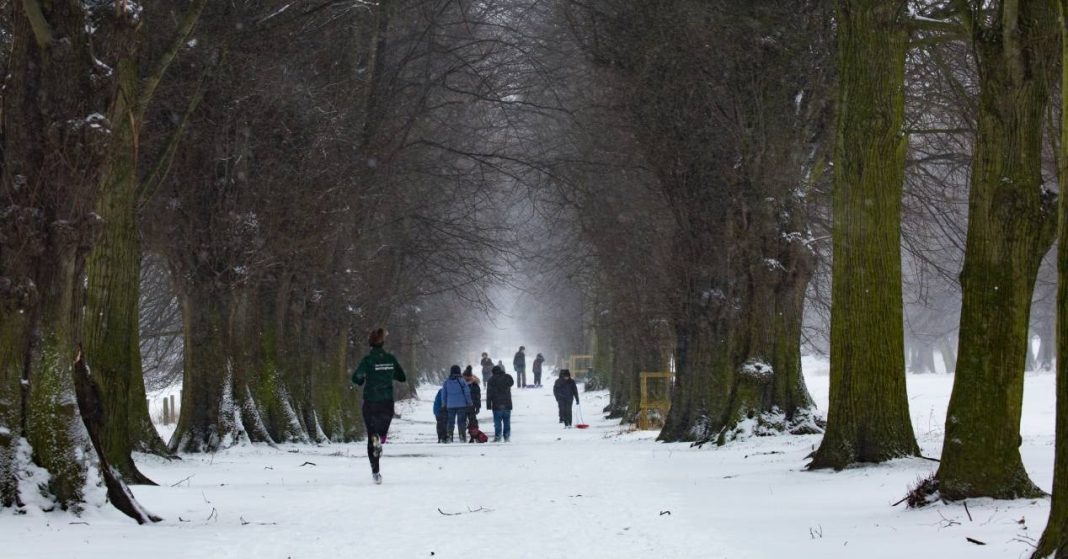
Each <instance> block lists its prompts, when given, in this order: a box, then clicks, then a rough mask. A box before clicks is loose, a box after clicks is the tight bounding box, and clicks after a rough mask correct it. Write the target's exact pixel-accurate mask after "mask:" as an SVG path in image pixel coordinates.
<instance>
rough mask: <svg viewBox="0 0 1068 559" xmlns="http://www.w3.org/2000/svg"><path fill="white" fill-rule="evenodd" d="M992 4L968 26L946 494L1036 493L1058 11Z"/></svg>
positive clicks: (941, 474) (1030, 3) (1034, 0)
mask: <svg viewBox="0 0 1068 559" xmlns="http://www.w3.org/2000/svg"><path fill="white" fill-rule="evenodd" d="M996 6H997V12H998V13H997V15H996V16H995V17H994V18H993V19H992V20H991V23H989V24H984V23H974V24H973V30H972V31H973V44H974V47H975V52H976V57H977V62H978V70H979V104H978V107H979V114H978V130H977V136H976V141H975V153H974V155H973V158H972V176H971V190H970V193H969V200H968V212H969V218H968V239H967V246H966V248H965V254H964V269H963V271H962V272H961V288H962V291H963V302H962V307H961V322H960V348H959V352H960V353H959V356H958V358H957V371H956V378H955V379H954V383H953V392H952V394H951V396H950V400H949V409H948V411H947V415H946V435H945V444H944V446H943V449H942V461H941V464H940V466H939V468H938V473H937V475H936V477H937V480H938V487H939V491H940V493H941V495H942V497H943V498H947V499H964V498H968V497H994V498H1003V499H1013V498H1020V497H1034V496H1038V495H1041V494H1042V492H1041V491H1040V490H1039V489H1038V488H1037V487H1035V485H1034V484H1033V483H1032V482H1031V480H1030V478H1029V477H1028V476H1027V472H1026V471H1025V469H1024V466H1023V461H1022V459H1021V458H1020V451H1019V446H1020V441H1021V439H1020V414H1021V411H1022V406H1023V384H1024V369H1025V366H1026V361H1027V352H1028V344H1029V338H1028V327H1029V324H1030V311H1031V298H1032V295H1033V292H1034V286H1035V280H1036V277H1037V275H1038V268H1039V265H1040V264H1041V261H1042V257H1043V255H1044V254H1045V253H1046V252H1047V251H1048V250H1049V247H1050V244H1051V243H1052V241H1053V237H1054V234H1055V232H1056V213H1055V206H1054V200H1055V195H1053V194H1052V193H1050V192H1049V191H1047V190H1046V189H1045V188H1044V187H1043V184H1042V182H1043V181H1042V168H1041V156H1042V132H1043V118H1044V116H1045V114H1046V108H1047V103H1048V102H1049V97H1050V84H1049V83H1047V80H1048V77H1047V74H1048V73H1049V71H1050V69H1051V68H1053V61H1054V55H1055V53H1056V45H1057V42H1056V24H1055V21H1056V20H1055V16H1056V14H1055V12H1054V9H1055V7H1054V5H1053V4H1052V3H1050V2H1046V1H1041V0H1020V1H1014V0H1008V1H1004V2H998V3H997V4H996ZM976 18H977V20H976V21H977V22H979V21H985V19H986V17H985V16H983V17H979V15H978V14H976Z"/></svg>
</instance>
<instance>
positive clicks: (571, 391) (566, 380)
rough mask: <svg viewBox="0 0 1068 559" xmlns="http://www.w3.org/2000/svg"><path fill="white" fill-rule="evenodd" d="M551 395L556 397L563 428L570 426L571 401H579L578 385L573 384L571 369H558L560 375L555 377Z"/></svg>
mask: <svg viewBox="0 0 1068 559" xmlns="http://www.w3.org/2000/svg"><path fill="white" fill-rule="evenodd" d="M553 396H555V397H556V405H557V406H558V407H559V411H560V423H563V424H564V428H565V429H567V428H570V427H571V402H572V400H573V401H574V402H575V403H576V404H577V403H579V395H578V386H577V385H576V384H575V380H574V379H572V378H571V371H570V370H569V369H563V370H562V371H560V377H559V378H557V379H556V384H554V385H553Z"/></svg>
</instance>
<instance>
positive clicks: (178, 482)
mask: <svg viewBox="0 0 1068 559" xmlns="http://www.w3.org/2000/svg"><path fill="white" fill-rule="evenodd" d="M195 475H196V474H190V476H189V477H187V478H185V479H183V480H179V481H177V482H175V483H172V484H171V487H178V485H179V484H182V483H185V482H187V481H189V480H190V479H191V478H192V477H193V476H195Z"/></svg>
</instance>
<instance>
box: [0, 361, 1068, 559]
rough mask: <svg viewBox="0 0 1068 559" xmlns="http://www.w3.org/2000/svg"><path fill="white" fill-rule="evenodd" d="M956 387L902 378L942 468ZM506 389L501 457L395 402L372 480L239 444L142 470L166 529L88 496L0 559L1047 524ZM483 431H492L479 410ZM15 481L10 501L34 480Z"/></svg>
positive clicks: (895, 473) (959, 531) (647, 549)
mask: <svg viewBox="0 0 1068 559" xmlns="http://www.w3.org/2000/svg"><path fill="white" fill-rule="evenodd" d="M803 366H804V369H805V377H806V382H807V383H808V386H809V389H810V390H811V392H812V394H813V397H814V399H815V400H816V403H817V405H818V407H819V408H820V409H823V410H826V405H827V390H828V381H829V379H828V376H827V362H826V361H824V360H821V359H818V358H811V357H806V358H805V359H804V360H803ZM952 378H953V377H952V376H949V375H938V374H927V375H910V376H909V378H908V385H909V399H910V406H911V414H912V419H913V424H914V427H915V430H916V435H917V437H918V438H919V441H920V445H921V447H922V449H923V452H924V455H926V456H932V457H937V456H938V454H939V450H940V446H941V444H942V433H943V424H944V421H945V408H946V403H947V401H948V398H949V392H950V389H951V387H952ZM550 380H551V379H550ZM1025 382H1026V385H1025V386H1026V392H1025V398H1024V408H1023V423H1022V428H1023V445H1022V448H1021V450H1022V453H1023V458H1024V462H1025V464H1026V465H1027V467H1028V471H1029V472H1030V474H1031V476H1032V479H1033V480H1034V481H1035V482H1036V483H1037V484H1038V485H1039V486H1040V487H1042V488H1044V489H1046V490H1049V489H1050V486H1051V480H1052V472H1053V425H1054V422H1053V414H1054V405H1053V398H1054V375H1053V374H1051V373H1028V374H1027V376H1026V381H1025ZM546 384H547V385H551V383H550V382H547V383H546ZM422 393H423V394H424V395H427V394H432V393H433V392H432V391H431V390H428V389H424V390H423V391H422ZM513 394H514V400H515V404H516V410H515V411H514V412H513V416H512V422H513V426H512V429H513V433H512V442H511V443H508V444H493V443H490V444H482V445H471V444H452V445H438V444H436V443H435V442H434V440H436V437H435V434H434V421H433V417H432V416H431V414H430V401H413V402H403V403H398V405H397V411H398V412H399V413H400V414H401V417H400V418H398V419H395V420H394V423H393V426H394V427H393V429H392V431H391V436H390V438H389V442H388V444H386V446H385V453H384V455H383V459H382V460H383V462H382V472H383V475H384V476H385V483H384V484H383V485H381V486H376V485H373V484H372V482H371V476H370V469H369V467H368V464H367V459H366V454H365V446H364V445H363V444H325V445H317V446H316V445H292V444H284V445H279V447H278V448H277V449H275V448H271V447H268V446H266V445H249V444H244V445H240V446H238V447H235V448H232V449H230V450H227V451H223V452H219V453H217V454H206V455H185V456H183V460H181V461H173V462H170V461H166V460H162V459H158V458H155V457H151V456H138V462H139V465H140V466H141V467H142V469H143V471H144V472H145V473H146V474H148V475H149V476H150V477H151V478H153V479H155V480H156V481H157V482H159V483H160V486H159V487H134V488H133V491H134V493H135V494H136V496H137V498H138V499H139V500H140V502H141V504H142V505H143V506H144V507H145V509H146V510H148V511H150V512H152V513H155V514H157V515H160V516H162V517H163V518H164V520H163V522H161V523H159V524H156V525H152V526H138V525H137V524H136V523H134V522H133V521H132V520H130V519H129V518H127V517H125V516H123V515H122V514H121V513H119V512H118V511H116V510H114V509H112V508H111V507H110V506H109V505H104V504H103V503H102V502H99V492H98V493H97V494H96V495H94V498H93V499H92V501H91V503H90V506H87V507H86V510H85V512H83V513H82V515H81V516H80V517H78V516H74V515H72V514H69V513H54V512H53V513H43V512H41V511H40V510H39V509H38V508H35V507H36V506H37V505H38V504H39V501H40V499H37V500H35V501H33V502H31V506H30V507H29V510H28V512H27V514H25V515H16V514H13V513H12V512H11V511H0V541H7V542H16V541H21V542H34V543H33V545H32V546H9V547H8V548H7V549H5V550H4V557H5V558H9V557H31V556H32V557H70V556H77V557H87V558H95V557H101V558H103V557H108V558H110V557H116V556H118V557H145V556H152V557H153V558H154V559H162V558H167V557H258V556H262V557H272V558H273V557H280V558H285V557H293V558H309V557H311V558H316V557H350V556H357V555H358V556H367V557H431V556H432V555H431V554H432V553H433V557H434V558H435V559H437V558H457V557H463V558H465V559H468V558H470V557H473V556H479V557H482V556H485V557H494V558H495V559H496V558H521V557H522V558H527V557H537V558H562V557H568V558H572V557H573V558H601V557H660V558H665V559H666V558H715V557H729V558H748V557H769V558H771V557H774V558H779V557H783V556H788V557H821V558H823V557H830V558H834V557H841V558H845V557H866V558H875V557H902V556H921V557H937V556H945V557H991V558H993V557H998V558H1005V557H1009V558H1015V557H1026V556H1027V555H1028V552H1029V550H1030V545H1029V544H1028V543H1027V542H1028V538H1037V537H1038V536H1039V535H1040V533H1041V530H1042V528H1043V526H1044V524H1045V521H1046V517H1047V515H1048V513H1049V503H1048V501H1047V500H1044V499H1039V500H1018V501H992V500H987V499H978V500H973V501H969V503H968V509H969V511H970V513H971V516H972V520H969V519H968V516H967V513H966V512H965V510H964V507H963V506H961V505H956V504H954V505H943V504H937V505H933V506H930V507H927V508H925V509H921V510H907V509H905V508H904V505H899V506H896V507H894V506H891V505H892V503H894V502H896V501H897V500H898V499H901V498H902V497H903V496H904V494H905V491H906V489H907V488H908V487H909V486H910V485H911V484H913V483H915V482H916V481H917V480H918V479H919V478H921V477H923V476H926V475H928V474H930V473H931V472H933V471H934V469H935V467H936V466H937V464H935V463H934V462H930V461H927V460H923V459H906V460H896V461H893V462H891V463H888V464H880V465H874V466H868V467H863V468H851V469H847V470H845V471H842V472H833V471H819V472H807V471H804V469H803V467H804V465H805V463H806V460H805V457H806V455H808V454H809V453H810V452H812V450H813V449H814V448H815V447H816V445H818V443H819V436H780V437H753V438H750V439H747V440H744V441H736V442H733V443H731V444H728V445H727V446H724V447H719V448H717V447H714V446H705V447H704V448H703V449H697V448H690V447H689V445H687V444H662V443H657V442H655V437H656V433H654V432H637V431H632V430H630V429H628V428H623V427H620V426H619V425H618V424H617V423H616V422H615V421H607V420H604V419H602V418H601V417H600V414H598V413H595V410H599V409H600V408H601V407H603V406H604V405H605V403H606V402H607V394H606V393H603V392H598V393H583V394H582V401H583V403H584V406H583V407H584V410H583V411H584V412H585V413H584V418H585V420H586V421H587V422H588V423H590V424H591V427H590V428H589V429H586V430H577V429H568V430H565V429H562V428H561V427H560V426H559V425H558V424H557V422H556V415H555V402H554V401H553V398H552V394H551V390H550V388H548V387H546V388H543V389H526V390H519V389H516V390H514V392H513ZM480 420H481V423H482V427H483V429H484V430H486V431H487V432H489V433H490V434H491V435H492V421H491V419H490V416H489V414H488V413H486V412H485V411H483V413H482V414H481V415H480ZM21 452H23V453H25V456H28V449H23V450H22V451H21ZM308 462H310V463H311V464H306V463H308ZM29 475H30V476H32V479H25V480H23V487H24V488H26V487H32V486H33V485H32V484H31V483H30V482H31V481H34V480H36V481H39V480H40V479H42V477H43V476H47V474H45V473H43V472H40V471H37V470H32V471H31V472H30V474H29ZM94 505H95V506H94ZM42 506H43V505H42ZM439 509H440V510H439ZM1021 521H1022V522H1021ZM73 523H78V524H73ZM81 523H86V524H81ZM965 537H971V538H974V539H977V540H980V541H983V542H986V543H987V544H988V545H986V546H977V545H975V544H972V543H969V542H967V541H966V540H965Z"/></svg>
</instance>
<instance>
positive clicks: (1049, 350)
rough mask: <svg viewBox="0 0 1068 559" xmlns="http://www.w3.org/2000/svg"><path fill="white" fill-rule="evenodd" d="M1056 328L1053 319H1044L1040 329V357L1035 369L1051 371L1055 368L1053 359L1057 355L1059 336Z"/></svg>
mask: <svg viewBox="0 0 1068 559" xmlns="http://www.w3.org/2000/svg"><path fill="white" fill-rule="evenodd" d="M1054 329H1055V326H1054V324H1053V321H1044V322H1043V323H1042V326H1041V328H1040V329H1039V334H1038V336H1039V338H1038V340H1039V341H1038V357H1037V359H1036V361H1037V363H1036V368H1035V369H1034V370H1039V371H1049V370H1052V369H1053V360H1054V358H1055V357H1056V356H1057V354H1056V351H1055V349H1056V344H1057V336H1056V332H1054Z"/></svg>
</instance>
